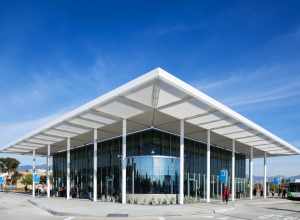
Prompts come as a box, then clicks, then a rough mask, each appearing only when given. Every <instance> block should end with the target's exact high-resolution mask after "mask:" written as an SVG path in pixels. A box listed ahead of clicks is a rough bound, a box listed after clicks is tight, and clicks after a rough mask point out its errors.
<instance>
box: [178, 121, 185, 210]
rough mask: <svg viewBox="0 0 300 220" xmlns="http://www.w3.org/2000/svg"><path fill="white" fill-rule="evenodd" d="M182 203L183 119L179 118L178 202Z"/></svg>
mask: <svg viewBox="0 0 300 220" xmlns="http://www.w3.org/2000/svg"><path fill="white" fill-rule="evenodd" d="M183 203H184V120H180V168H179V204H181V205H182V204H183Z"/></svg>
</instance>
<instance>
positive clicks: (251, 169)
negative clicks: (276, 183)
mask: <svg viewBox="0 0 300 220" xmlns="http://www.w3.org/2000/svg"><path fill="white" fill-rule="evenodd" d="M249 166H250V173H249V177H250V194H249V195H250V199H251V200H252V199H253V147H251V150H250V159H249Z"/></svg>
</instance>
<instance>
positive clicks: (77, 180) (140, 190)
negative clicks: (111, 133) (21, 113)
mask: <svg viewBox="0 0 300 220" xmlns="http://www.w3.org/2000/svg"><path fill="white" fill-rule="evenodd" d="M179 142H180V140H179V137H178V136H176V135H173V134H169V133H166V132H162V131H159V130H157V129H149V130H146V131H141V132H138V133H134V134H130V135H128V136H127V193H134V194H178V191H179ZM121 145H122V138H121V137H117V138H114V139H111V140H107V141H104V142H101V143H98V152H97V154H98V176H97V179H98V186H97V187H98V198H100V199H102V198H103V199H104V198H107V197H109V198H112V199H113V200H115V201H119V200H120V198H121V196H120V194H121V154H122V152H121ZM184 153H185V160H184V161H185V163H184V169H185V187H184V193H185V195H186V196H188V197H190V196H192V197H197V196H198V197H199V198H200V197H201V196H202V197H204V193H205V184H204V183H205V174H206V144H205V143H200V142H197V141H193V140H189V139H185V152H184ZM231 156H232V153H231V152H230V151H226V150H224V149H221V148H217V147H214V146H211V175H212V177H211V178H212V187H211V188H214V187H215V188H217V187H218V186H217V185H216V186H215V185H214V184H218V183H217V181H216V179H217V175H218V173H219V171H220V170H221V169H227V170H228V171H229V175H230V174H231ZM70 165H71V167H70V169H71V195H72V197H78V198H91V196H92V192H93V145H86V146H84V147H80V148H75V149H72V150H71V164H70ZM235 174H236V178H237V179H243V178H245V155H242V154H236V162H235ZM53 178H54V179H53V189H54V191H55V193H56V195H59V196H65V192H64V191H65V188H66V152H61V153H56V154H55V155H53ZM219 190H220V189H219ZM214 191H215V190H214ZM214 191H212V194H214Z"/></svg>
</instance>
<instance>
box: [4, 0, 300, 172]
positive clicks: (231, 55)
mask: <svg viewBox="0 0 300 220" xmlns="http://www.w3.org/2000/svg"><path fill="white" fill-rule="evenodd" d="M109 2H110V3H107V2H106V3H104V2H101V1H76V2H74V1H58V0H57V1H55V0H54V1H42V2H41V1H6V2H5V1H3V2H2V6H1V7H0V146H4V145H5V144H7V143H9V142H10V141H12V140H15V139H16V138H17V137H19V136H21V135H23V134H25V133H26V132H28V131H30V130H32V129H33V128H35V127H37V126H39V125H41V124H43V123H44V122H46V121H48V120H50V119H52V118H54V117H55V116H57V115H59V114H61V113H63V112H66V111H68V110H70V109H72V108H74V107H76V106H79V105H80V104H83V103H85V102H87V101H89V100H91V99H93V98H95V97H97V96H99V95H101V94H103V93H104V92H106V91H109V90H110V89H112V88H115V87H116V86H118V85H121V84H123V83H125V82H127V81H128V80H130V79H133V78H135V77H137V76H139V75H140V74H142V73H145V72H147V71H148V70H150V69H152V68H155V67H158V66H160V67H162V68H164V69H166V70H167V71H169V72H171V73H173V74H175V75H176V76H178V77H180V78H181V79H183V80H185V81H187V82H189V83H190V84H192V85H194V86H196V87H197V88H199V89H201V90H202V91H204V92H206V93H207V94H209V95H211V96H213V97H214V98H216V99H218V100H220V101H221V102H223V103H225V104H227V105H229V106H230V107H232V108H233V109H234V110H236V111H238V112H240V113H241V114H243V115H244V116H246V117H248V118H250V119H252V120H253V121H255V122H257V123H258V124H260V125H262V126H264V127H265V128H267V129H269V130H270V131H272V132H273V133H275V134H278V135H279V136H280V137H282V138H284V139H286V140H287V141H289V142H291V143H292V144H294V145H296V146H300V136H299V133H300V114H299V110H300V62H299V57H300V56H299V55H300V13H299V10H300V3H298V1H249V2H246V1H224V2H221V1H209V2H204V1H185V4H183V2H182V1H174V0H173V1H109ZM18 158H19V159H20V160H21V162H22V164H30V163H31V161H30V157H25V156H22V157H18ZM44 161H45V160H44V159H40V160H39V163H44ZM255 162H256V163H255V174H257V175H260V174H262V163H261V160H257V161H255ZM270 165H271V168H272V169H270V170H269V173H270V174H271V175H275V174H284V175H294V174H300V172H299V170H300V169H299V168H300V157H299V156H294V157H290V158H284V157H282V158H276V159H272V160H271V161H270Z"/></svg>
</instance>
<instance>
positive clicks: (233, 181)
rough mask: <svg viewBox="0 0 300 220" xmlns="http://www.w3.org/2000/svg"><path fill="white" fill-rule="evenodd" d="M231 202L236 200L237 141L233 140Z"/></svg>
mask: <svg viewBox="0 0 300 220" xmlns="http://www.w3.org/2000/svg"><path fill="white" fill-rule="evenodd" d="M231 165H232V166H231V178H232V179H231V200H232V201H234V198H235V140H232V162H231Z"/></svg>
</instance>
